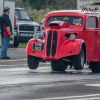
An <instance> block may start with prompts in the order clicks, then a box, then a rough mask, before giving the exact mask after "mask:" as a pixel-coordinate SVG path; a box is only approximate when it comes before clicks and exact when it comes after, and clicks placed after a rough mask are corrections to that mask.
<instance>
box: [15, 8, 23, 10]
mask: <svg viewBox="0 0 100 100" xmlns="http://www.w3.org/2000/svg"><path fill="white" fill-rule="evenodd" d="M15 10H25V9H24V8H20V7H16V8H15Z"/></svg>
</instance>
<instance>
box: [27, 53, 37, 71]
mask: <svg viewBox="0 0 100 100" xmlns="http://www.w3.org/2000/svg"><path fill="white" fill-rule="evenodd" d="M27 63H28V67H29V69H37V68H38V65H39V62H38V58H37V57H34V56H29V55H28V56H27Z"/></svg>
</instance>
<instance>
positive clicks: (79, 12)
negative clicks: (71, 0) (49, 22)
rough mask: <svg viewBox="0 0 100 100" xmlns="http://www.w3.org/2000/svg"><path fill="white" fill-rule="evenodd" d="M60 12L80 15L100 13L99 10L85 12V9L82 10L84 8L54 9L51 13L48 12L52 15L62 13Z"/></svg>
mask: <svg viewBox="0 0 100 100" xmlns="http://www.w3.org/2000/svg"><path fill="white" fill-rule="evenodd" d="M60 13H67V14H68V13H72V14H75V15H77V14H80V15H90V14H93V15H94V14H96V15H100V13H99V12H92V13H91V12H85V11H82V10H58V11H52V12H50V13H48V14H47V15H52V14H55V15H56V14H60Z"/></svg>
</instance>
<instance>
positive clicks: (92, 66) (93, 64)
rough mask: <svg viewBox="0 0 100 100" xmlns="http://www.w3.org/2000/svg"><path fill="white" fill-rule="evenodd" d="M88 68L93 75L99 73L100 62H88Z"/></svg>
mask: <svg viewBox="0 0 100 100" xmlns="http://www.w3.org/2000/svg"><path fill="white" fill-rule="evenodd" d="M89 67H90V69H91V70H92V72H93V73H100V62H90V66H89Z"/></svg>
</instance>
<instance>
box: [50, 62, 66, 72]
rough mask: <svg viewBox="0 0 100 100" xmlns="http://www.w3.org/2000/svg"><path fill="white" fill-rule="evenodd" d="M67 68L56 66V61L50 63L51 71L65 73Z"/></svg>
mask: <svg viewBox="0 0 100 100" xmlns="http://www.w3.org/2000/svg"><path fill="white" fill-rule="evenodd" d="M66 68H67V65H66V64H63V65H62V64H58V61H51V69H52V71H65V70H66Z"/></svg>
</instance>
